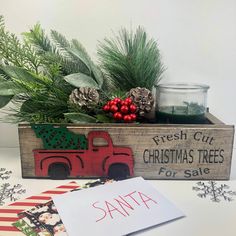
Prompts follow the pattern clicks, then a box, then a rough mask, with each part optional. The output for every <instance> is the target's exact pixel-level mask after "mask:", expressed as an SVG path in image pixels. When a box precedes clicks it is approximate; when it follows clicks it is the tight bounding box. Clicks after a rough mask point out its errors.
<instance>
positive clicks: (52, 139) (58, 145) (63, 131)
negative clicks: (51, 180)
mask: <svg viewBox="0 0 236 236" xmlns="http://www.w3.org/2000/svg"><path fill="white" fill-rule="evenodd" d="M31 127H32V129H33V130H34V132H35V134H36V136H37V138H41V139H42V141H43V146H44V148H45V149H64V150H65V149H67V150H72V149H87V139H86V137H85V135H82V134H75V133H73V132H71V131H69V130H68V129H67V128H66V127H63V126H60V127H58V128H55V127H54V126H53V125H50V124H41V125H31Z"/></svg>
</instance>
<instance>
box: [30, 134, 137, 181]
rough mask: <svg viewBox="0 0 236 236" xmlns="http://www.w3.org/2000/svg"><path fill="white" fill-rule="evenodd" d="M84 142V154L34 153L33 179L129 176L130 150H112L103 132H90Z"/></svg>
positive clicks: (109, 141) (119, 148)
mask: <svg viewBox="0 0 236 236" xmlns="http://www.w3.org/2000/svg"><path fill="white" fill-rule="evenodd" d="M87 139H88V149H86V150H45V149H37V150H34V151H33V152H34V158H35V171H36V175H37V176H38V177H51V178H53V179H64V178H68V177H69V178H77V177H109V178H113V179H123V178H127V177H128V176H133V167H134V158H133V154H132V150H131V148H129V147H120V146H114V145H113V142H112V139H111V137H110V135H109V133H108V132H106V131H90V132H89V133H88V137H87Z"/></svg>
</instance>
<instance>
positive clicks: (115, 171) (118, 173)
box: [108, 164, 130, 180]
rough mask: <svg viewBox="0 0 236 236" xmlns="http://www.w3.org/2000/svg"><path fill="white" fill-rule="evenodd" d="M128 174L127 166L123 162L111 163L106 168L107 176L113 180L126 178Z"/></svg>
mask: <svg viewBox="0 0 236 236" xmlns="http://www.w3.org/2000/svg"><path fill="white" fill-rule="evenodd" d="M129 175H130V172H129V167H128V166H127V165H125V164H113V165H111V166H110V168H109V170H108V177H109V178H111V179H115V180H121V179H127V177H128V176H129Z"/></svg>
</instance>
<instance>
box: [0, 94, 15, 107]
mask: <svg viewBox="0 0 236 236" xmlns="http://www.w3.org/2000/svg"><path fill="white" fill-rule="evenodd" d="M12 97H13V96H0V109H1V108H3V107H5V106H6V105H7V104H8V103H9V102H10V101H11V99H12Z"/></svg>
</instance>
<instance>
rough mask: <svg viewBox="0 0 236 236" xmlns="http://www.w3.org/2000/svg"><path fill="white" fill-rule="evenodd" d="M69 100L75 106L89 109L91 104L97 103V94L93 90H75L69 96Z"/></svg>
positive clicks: (87, 88)
mask: <svg viewBox="0 0 236 236" xmlns="http://www.w3.org/2000/svg"><path fill="white" fill-rule="evenodd" d="M69 100H70V102H71V103H72V104H76V105H79V106H81V107H90V106H91V105H92V104H97V103H98V101H99V94H98V91H97V90H96V89H94V88H89V87H81V88H76V89H74V90H73V91H72V93H71V94H70V97H69Z"/></svg>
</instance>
